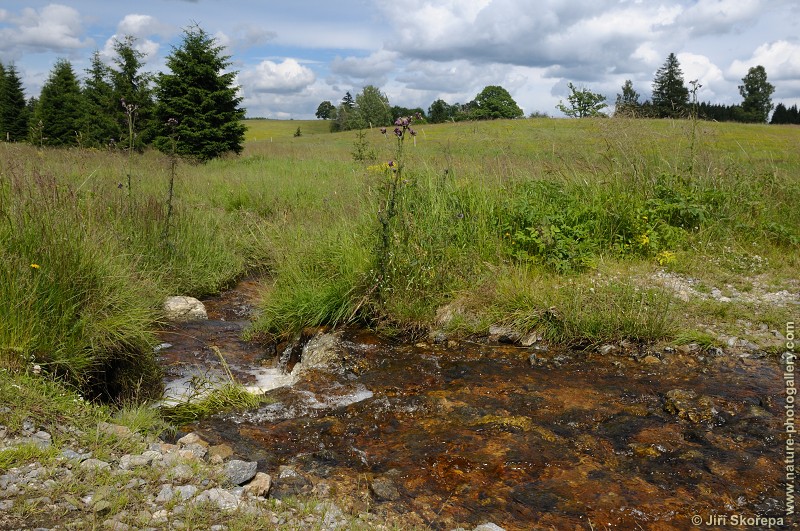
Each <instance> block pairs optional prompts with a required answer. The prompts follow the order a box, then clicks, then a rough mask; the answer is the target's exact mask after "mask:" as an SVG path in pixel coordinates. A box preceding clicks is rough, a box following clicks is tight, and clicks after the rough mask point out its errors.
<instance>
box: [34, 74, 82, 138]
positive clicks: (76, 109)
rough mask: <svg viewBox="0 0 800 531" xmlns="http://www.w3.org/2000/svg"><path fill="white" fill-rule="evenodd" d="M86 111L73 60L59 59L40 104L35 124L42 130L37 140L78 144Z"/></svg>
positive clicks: (39, 130)
mask: <svg viewBox="0 0 800 531" xmlns="http://www.w3.org/2000/svg"><path fill="white" fill-rule="evenodd" d="M83 111H84V107H83V96H82V95H81V89H80V86H79V85H78V80H77V78H76V77H75V72H74V71H73V70H72V64H71V63H70V62H69V61H67V60H66V59H59V60H57V61H56V63H55V66H54V67H53V70H52V71H51V72H50V77H48V78H47V81H45V84H44V86H43V87H42V93H41V95H40V96H39V101H38V104H37V105H36V114H35V116H34V124H33V126H34V127H33V128H35V129H37V130H38V133H36V135H35V136H38V138H33V140H34V141H35V142H36V143H42V144H45V145H49V146H74V145H77V144H78V139H79V137H80V134H81V131H80V127H81V122H82V121H83Z"/></svg>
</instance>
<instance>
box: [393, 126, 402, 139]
mask: <svg viewBox="0 0 800 531" xmlns="http://www.w3.org/2000/svg"><path fill="white" fill-rule="evenodd" d="M394 134H396V135H397V136H398V138H402V136H403V130H402V129H400V128H399V127H395V128H394Z"/></svg>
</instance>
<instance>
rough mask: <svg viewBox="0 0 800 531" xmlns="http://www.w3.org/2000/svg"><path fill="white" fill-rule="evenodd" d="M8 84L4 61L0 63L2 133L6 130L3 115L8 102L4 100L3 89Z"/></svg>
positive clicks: (0, 124)
mask: <svg viewBox="0 0 800 531" xmlns="http://www.w3.org/2000/svg"><path fill="white" fill-rule="evenodd" d="M5 82H6V68H5V67H4V66H3V63H2V61H0V131H4V130H5V128H6V127H5V125H4V124H3V114H5V110H4V109H5V105H6V102H5V100H4V99H3V87H4V86H5Z"/></svg>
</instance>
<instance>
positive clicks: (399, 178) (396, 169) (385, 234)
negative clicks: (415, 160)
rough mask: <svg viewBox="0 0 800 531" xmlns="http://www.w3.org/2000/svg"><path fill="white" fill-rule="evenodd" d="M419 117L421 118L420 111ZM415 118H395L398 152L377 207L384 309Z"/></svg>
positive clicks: (377, 269) (379, 279) (378, 269)
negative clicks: (407, 144)
mask: <svg viewBox="0 0 800 531" xmlns="http://www.w3.org/2000/svg"><path fill="white" fill-rule="evenodd" d="M416 118H419V116H418V115H417V116H416ZM413 120H414V117H412V116H405V117H400V118H398V119H397V120H396V121H395V122H394V125H395V128H394V131H393V134H394V136H395V138H396V145H395V154H394V155H395V156H394V159H393V160H390V161H389V162H388V164H387V174H388V177H389V178H388V179H387V180H386V181H384V186H383V190H382V194H381V195H382V196H383V198H382V200H381V204H380V205H379V207H378V222H379V224H380V230H379V235H380V238H379V240H378V249H377V253H376V257H375V258H376V260H375V261H376V263H375V272H376V279H375V287H376V288H377V294H378V305H379V306H380V308H381V309H382V308H383V306H384V302H385V291H386V288H387V285H388V277H389V264H390V262H391V257H392V224H393V221H394V219H395V218H396V217H397V213H398V212H397V205H398V202H399V198H400V197H399V194H400V186H401V185H402V183H403V170H404V169H405V160H404V147H405V141H406V138H407V137H408V136H411V137H412V138H414V137H415V136H416V135H417V132H416V131H415V130H414V129H413V128H412V127H411V124H412V122H413ZM380 131H381V134H383V135H387V134H388V132H387V129H386V128H385V127H381V129H380Z"/></svg>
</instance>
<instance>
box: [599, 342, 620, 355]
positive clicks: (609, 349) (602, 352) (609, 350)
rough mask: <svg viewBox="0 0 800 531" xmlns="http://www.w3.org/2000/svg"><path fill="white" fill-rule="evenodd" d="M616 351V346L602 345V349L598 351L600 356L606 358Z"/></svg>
mask: <svg viewBox="0 0 800 531" xmlns="http://www.w3.org/2000/svg"><path fill="white" fill-rule="evenodd" d="M615 350H617V347H616V345H602V346H601V347H600V348H598V349H597V352H599V353H600V355H602V356H606V355H608V354H611V353H612V352H614V351H615Z"/></svg>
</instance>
